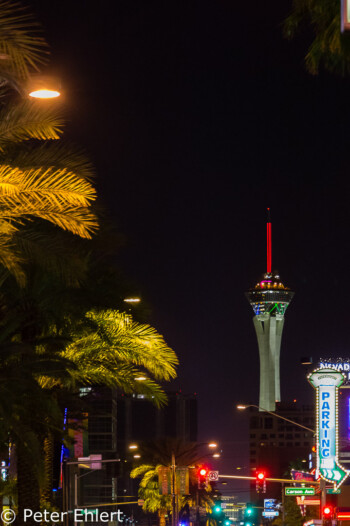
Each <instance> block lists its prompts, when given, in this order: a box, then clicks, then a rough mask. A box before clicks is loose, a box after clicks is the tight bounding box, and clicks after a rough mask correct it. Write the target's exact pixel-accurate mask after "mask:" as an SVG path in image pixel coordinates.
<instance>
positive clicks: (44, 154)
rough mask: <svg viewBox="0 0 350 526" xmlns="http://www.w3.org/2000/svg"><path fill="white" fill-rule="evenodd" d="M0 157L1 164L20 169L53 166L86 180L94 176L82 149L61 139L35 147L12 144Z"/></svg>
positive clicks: (90, 164) (43, 168)
mask: <svg viewBox="0 0 350 526" xmlns="http://www.w3.org/2000/svg"><path fill="white" fill-rule="evenodd" d="M2 159H3V161H2V164H9V165H11V166H14V167H16V168H19V169H20V170H22V171H28V170H31V169H36V168H41V169H42V170H43V171H45V170H46V169H47V168H50V169H52V168H55V169H56V170H63V169H65V170H68V172H72V173H75V174H76V175H77V177H80V178H81V179H84V180H87V181H91V180H92V179H93V177H94V169H93V166H92V163H91V162H90V161H89V159H88V158H87V156H86V154H85V153H84V151H83V150H81V149H77V148H73V147H72V146H70V145H68V144H67V143H65V142H64V140H63V139H61V140H60V141H49V142H44V143H43V144H40V145H37V144H36V145H35V148H33V147H31V145H29V146H28V143H27V144H23V143H22V144H20V145H19V146H18V145H14V146H13V147H11V148H7V150H6V152H5V153H4V155H3V156H2Z"/></svg>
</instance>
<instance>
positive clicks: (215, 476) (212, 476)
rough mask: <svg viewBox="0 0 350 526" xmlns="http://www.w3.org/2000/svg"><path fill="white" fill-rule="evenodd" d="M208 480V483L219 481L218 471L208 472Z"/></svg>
mask: <svg viewBox="0 0 350 526" xmlns="http://www.w3.org/2000/svg"><path fill="white" fill-rule="evenodd" d="M208 478H209V480H210V482H217V481H218V480H219V472H218V471H209V475H208Z"/></svg>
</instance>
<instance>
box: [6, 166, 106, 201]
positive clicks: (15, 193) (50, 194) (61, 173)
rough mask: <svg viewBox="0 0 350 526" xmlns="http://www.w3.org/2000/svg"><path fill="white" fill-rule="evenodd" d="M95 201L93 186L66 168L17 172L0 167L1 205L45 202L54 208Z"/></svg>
mask: <svg viewBox="0 0 350 526" xmlns="http://www.w3.org/2000/svg"><path fill="white" fill-rule="evenodd" d="M95 199H96V190H95V189H94V187H93V186H92V184H91V183H90V182H88V181H86V180H85V179H82V178H80V177H78V176H77V175H76V174H75V173H74V172H71V171H69V170H68V169H67V168H60V169H57V168H54V167H50V168H46V169H44V168H42V167H40V168H36V169H29V170H25V171H23V170H20V169H19V168H16V167H13V166H11V165H6V164H2V165H0V205H1V204H3V206H17V204H18V202H19V201H20V202H21V203H23V204H27V203H28V205H31V204H32V203H36V202H39V203H43V204H44V203H47V204H49V205H53V206H57V207H58V208H60V207H62V206H66V207H67V206H76V207H84V206H89V205H90V203H91V202H92V201H94V200H95Z"/></svg>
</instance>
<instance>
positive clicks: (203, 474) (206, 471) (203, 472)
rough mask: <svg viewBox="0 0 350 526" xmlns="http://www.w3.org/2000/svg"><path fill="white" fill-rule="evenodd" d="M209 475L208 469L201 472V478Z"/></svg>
mask: <svg viewBox="0 0 350 526" xmlns="http://www.w3.org/2000/svg"><path fill="white" fill-rule="evenodd" d="M207 473H208V470H207V469H206V468H201V469H200V470H199V474H200V476H201V477H205V476H206V474H207Z"/></svg>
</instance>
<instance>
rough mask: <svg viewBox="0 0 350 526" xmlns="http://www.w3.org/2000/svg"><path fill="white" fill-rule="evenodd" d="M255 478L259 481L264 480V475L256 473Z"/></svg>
mask: <svg viewBox="0 0 350 526" xmlns="http://www.w3.org/2000/svg"><path fill="white" fill-rule="evenodd" d="M256 478H258V479H259V480H264V478H265V473H262V472H260V473H258V474H257V476H256Z"/></svg>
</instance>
